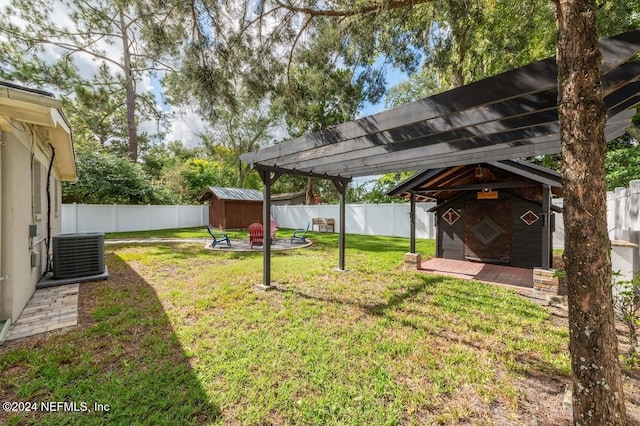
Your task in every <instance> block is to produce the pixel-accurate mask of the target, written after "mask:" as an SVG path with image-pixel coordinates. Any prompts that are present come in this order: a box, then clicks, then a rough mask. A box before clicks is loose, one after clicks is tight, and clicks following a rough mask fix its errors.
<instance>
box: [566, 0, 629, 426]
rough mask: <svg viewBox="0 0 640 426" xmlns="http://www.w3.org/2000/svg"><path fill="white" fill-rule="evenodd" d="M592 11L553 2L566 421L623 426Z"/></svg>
mask: <svg viewBox="0 0 640 426" xmlns="http://www.w3.org/2000/svg"><path fill="white" fill-rule="evenodd" d="M594 6H595V5H594V1H593V0H556V14H557V25H558V46H557V62H558V112H559V117H560V127H561V129H562V130H561V138H562V156H563V164H562V176H563V182H564V213H563V216H564V227H565V252H564V260H565V267H566V273H567V285H568V299H569V328H570V330H569V332H570V343H569V349H570V351H571V367H572V371H573V422H574V424H576V425H578V424H579V425H624V424H626V415H625V406H624V395H623V391H622V378H621V372H620V366H619V364H618V342H617V339H616V332H615V324H614V311H613V300H612V295H611V259H610V255H609V252H610V248H611V246H610V242H609V235H608V233H607V222H606V218H607V214H606V202H605V200H606V186H605V169H604V157H605V152H606V142H605V138H604V125H605V121H606V111H605V107H604V102H603V99H602V87H601V82H600V65H601V62H602V56H601V55H600V49H599V46H598V43H597V35H596V22H595V12H594Z"/></svg>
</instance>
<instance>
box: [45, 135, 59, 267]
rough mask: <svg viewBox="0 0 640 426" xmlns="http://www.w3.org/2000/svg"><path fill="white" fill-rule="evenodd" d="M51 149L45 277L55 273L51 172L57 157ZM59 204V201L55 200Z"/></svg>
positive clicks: (52, 148) (48, 178) (48, 175)
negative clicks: (52, 236) (52, 252)
mask: <svg viewBox="0 0 640 426" xmlns="http://www.w3.org/2000/svg"><path fill="white" fill-rule="evenodd" d="M49 146H50V147H51V160H50V161H49V170H48V171H47V240H46V242H45V246H46V250H47V267H46V268H45V270H44V272H43V275H44V274H46V273H47V272H53V263H52V262H53V257H52V256H53V255H52V254H51V252H50V251H49V248H50V247H51V170H52V169H53V160H54V159H55V157H56V149H55V148H54V147H53V145H51V144H49ZM55 202H58V200H55Z"/></svg>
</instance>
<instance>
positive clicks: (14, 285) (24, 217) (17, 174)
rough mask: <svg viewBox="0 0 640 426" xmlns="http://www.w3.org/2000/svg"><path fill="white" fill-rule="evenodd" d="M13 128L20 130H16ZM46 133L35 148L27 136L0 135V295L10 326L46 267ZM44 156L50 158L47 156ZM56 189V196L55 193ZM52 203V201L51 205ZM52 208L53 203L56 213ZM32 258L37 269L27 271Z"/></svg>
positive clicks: (55, 228) (56, 225) (54, 221)
mask: <svg viewBox="0 0 640 426" xmlns="http://www.w3.org/2000/svg"><path fill="white" fill-rule="evenodd" d="M18 127H21V126H20V125H18ZM40 135H42V136H43V137H46V135H47V132H46V131H45V130H40V131H39V132H38V133H36V136H35V143H33V140H32V134H31V132H30V130H29V129H28V128H27V127H25V128H24V131H23V132H21V131H20V130H18V129H15V128H13V129H12V130H11V131H9V132H7V131H3V132H2V141H3V143H4V145H3V146H2V147H1V148H0V149H1V154H0V157H1V159H0V161H1V162H2V164H1V166H2V194H1V197H2V210H1V213H2V234H1V244H2V246H1V247H0V251H1V261H2V275H4V276H6V277H7V279H6V280H5V281H2V284H1V285H2V288H1V289H0V300H1V303H2V305H1V309H2V310H1V311H0V316H1V317H2V318H8V317H10V318H11V319H12V321H15V320H16V319H17V318H18V316H19V315H20V312H22V309H23V308H24V306H25V305H26V303H27V301H28V300H29V298H30V297H31V295H32V294H33V292H34V291H35V288H36V284H37V282H38V281H39V280H40V278H41V277H42V275H43V273H44V271H45V269H46V262H47V253H46V245H45V241H46V238H47V191H46V188H47V185H46V178H47V169H48V164H49V159H50V156H51V154H50V150H49V147H48V145H47V144H45V143H43V141H42V138H41V137H40ZM32 146H33V150H34V159H33V160H34V166H38V167H41V170H40V177H41V182H40V205H41V212H40V214H33V213H32V197H31V193H32V179H31V177H32V171H31V170H32V168H31V149H32ZM47 151H49V152H47ZM57 177H58V172H57V168H56V167H55V166H54V168H53V170H52V177H51V202H52V208H51V231H52V234H51V235H56V234H58V233H60V230H61V217H60V216H61V207H60V200H61V197H60V186H59V185H60V184H59V181H58V179H57ZM56 186H57V190H56V189H54V188H55V187H56ZM56 198H57V199H56ZM55 203H58V207H57V209H56V208H55ZM31 224H36V225H37V236H36V237H35V238H30V237H29V225H31ZM32 252H33V253H36V265H35V267H32V266H31V253H32Z"/></svg>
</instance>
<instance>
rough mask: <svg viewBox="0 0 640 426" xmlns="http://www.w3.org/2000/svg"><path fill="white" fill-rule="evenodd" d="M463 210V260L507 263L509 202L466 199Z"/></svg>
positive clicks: (509, 250)
mask: <svg viewBox="0 0 640 426" xmlns="http://www.w3.org/2000/svg"><path fill="white" fill-rule="evenodd" d="M464 212H465V214H464V218H465V220H464V257H465V259H467V260H476V261H481V262H489V263H507V264H508V263H510V262H511V201H510V200H475V201H467V202H465V204H464Z"/></svg>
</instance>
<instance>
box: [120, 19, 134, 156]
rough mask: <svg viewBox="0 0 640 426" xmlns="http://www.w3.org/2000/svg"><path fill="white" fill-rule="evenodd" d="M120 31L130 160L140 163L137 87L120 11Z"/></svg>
mask: <svg viewBox="0 0 640 426" xmlns="http://www.w3.org/2000/svg"><path fill="white" fill-rule="evenodd" d="M119 12H120V31H122V50H123V55H124V64H123V65H124V77H125V78H126V79H127V81H126V84H125V86H124V87H125V90H126V92H127V100H126V107H127V132H128V135H129V159H130V160H131V161H133V162H135V161H138V129H137V128H136V87H135V84H134V80H133V71H132V70H131V52H130V50H129V34H128V33H127V28H128V27H127V23H126V22H125V18H124V11H123V10H122V9H120V11H119Z"/></svg>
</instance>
